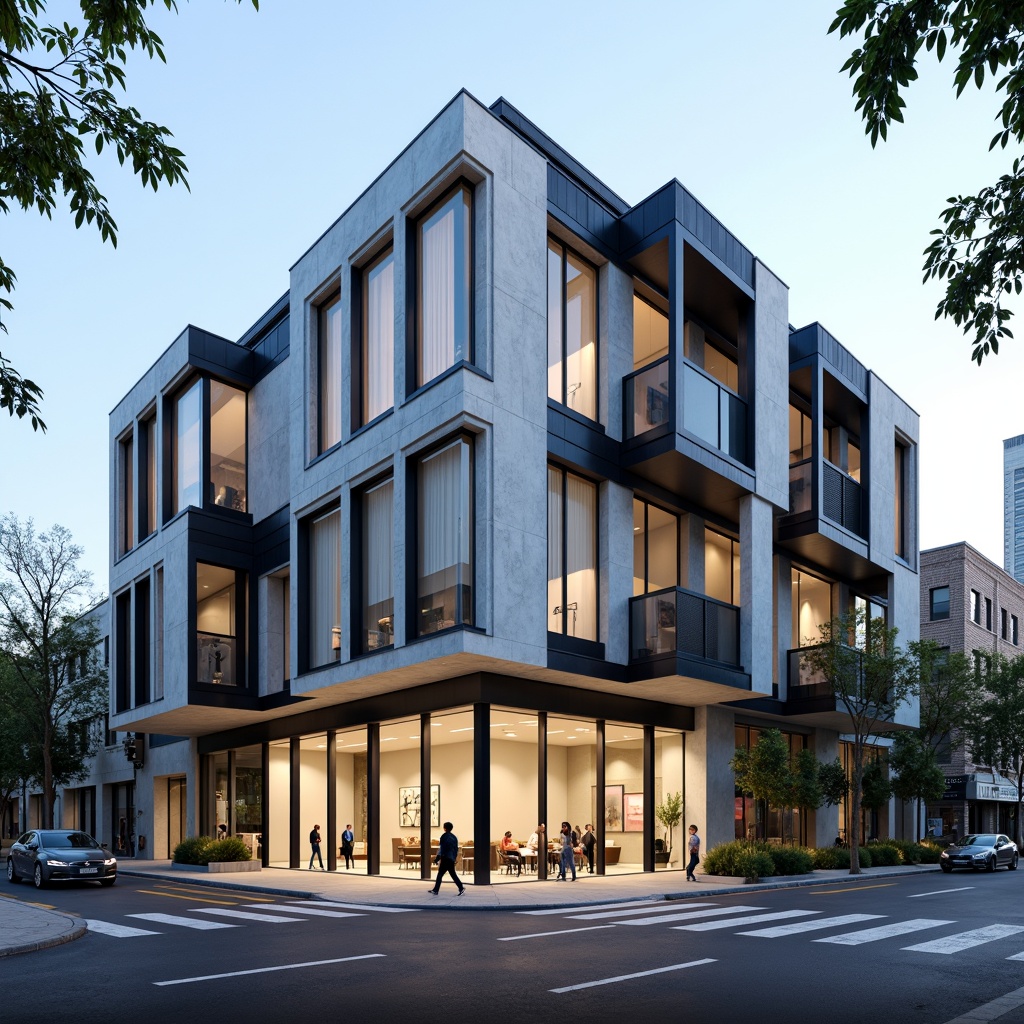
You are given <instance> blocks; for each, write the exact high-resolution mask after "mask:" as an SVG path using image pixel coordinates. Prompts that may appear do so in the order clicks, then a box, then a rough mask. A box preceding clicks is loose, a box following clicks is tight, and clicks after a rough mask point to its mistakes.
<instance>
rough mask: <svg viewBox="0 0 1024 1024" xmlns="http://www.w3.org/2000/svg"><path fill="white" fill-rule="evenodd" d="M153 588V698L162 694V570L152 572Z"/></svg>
mask: <svg viewBox="0 0 1024 1024" xmlns="http://www.w3.org/2000/svg"><path fill="white" fill-rule="evenodd" d="M154 584H155V586H154V588H153V700H161V699H162V698H163V695H164V570H163V566H159V567H158V568H157V570H156V573H155V574H154Z"/></svg>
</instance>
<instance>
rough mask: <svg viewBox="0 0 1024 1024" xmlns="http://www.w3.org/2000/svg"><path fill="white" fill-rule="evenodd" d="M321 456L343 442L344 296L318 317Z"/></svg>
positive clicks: (335, 298) (325, 306)
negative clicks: (342, 325)
mask: <svg viewBox="0 0 1024 1024" xmlns="http://www.w3.org/2000/svg"><path fill="white" fill-rule="evenodd" d="M317 385H318V388H319V392H318V409H317V413H318V419H317V453H318V454H319V453H320V452H325V451H327V449H328V448H333V447H334V445H336V444H337V443H338V442H339V441H340V440H341V296H340V295H335V296H334V298H332V299H328V301H327V302H325V303H324V304H323V305H322V306H321V307H320V309H319V310H318V316H317Z"/></svg>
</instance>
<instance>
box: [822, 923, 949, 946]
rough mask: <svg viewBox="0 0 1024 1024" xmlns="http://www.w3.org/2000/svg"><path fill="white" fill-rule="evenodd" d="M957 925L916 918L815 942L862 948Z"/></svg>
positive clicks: (832, 936) (831, 936)
mask: <svg viewBox="0 0 1024 1024" xmlns="http://www.w3.org/2000/svg"><path fill="white" fill-rule="evenodd" d="M955 923H956V922H955V921H936V920H933V919H931V918H927V917H915V918H914V919H913V920H911V921H897V922H895V923H894V924H882V925H879V926H878V927H877V928H864V929H862V930H861V931H856V932H846V934H844V935H830V936H829V937H828V938H827V939H815V940H814V941H815V942H834V943H835V944H836V945H837V946H860V945H862V944H863V943H865V942H878V941H879V939H891V938H893V937H894V936H896V935H906V934H907V933H908V932H921V931H924V930H925V929H926V928H939V927H941V926H942V925H944V924H955Z"/></svg>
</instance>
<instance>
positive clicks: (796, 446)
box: [789, 405, 811, 466]
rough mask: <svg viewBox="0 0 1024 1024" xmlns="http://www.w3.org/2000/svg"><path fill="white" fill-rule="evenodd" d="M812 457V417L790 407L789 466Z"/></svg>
mask: <svg viewBox="0 0 1024 1024" xmlns="http://www.w3.org/2000/svg"><path fill="white" fill-rule="evenodd" d="M810 457H811V417H810V416H808V415H807V413H805V412H804V411H803V410H802V409H798V408H797V407H796V406H795V405H790V407H789V464H790V465H791V466H792V465H794V464H795V463H797V462H803V461H804V460H805V459H809V458H810Z"/></svg>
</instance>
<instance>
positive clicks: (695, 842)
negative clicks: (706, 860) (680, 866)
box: [686, 825, 700, 882]
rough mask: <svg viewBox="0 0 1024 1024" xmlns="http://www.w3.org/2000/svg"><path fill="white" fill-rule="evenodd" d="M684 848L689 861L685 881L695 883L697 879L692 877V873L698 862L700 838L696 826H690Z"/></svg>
mask: <svg viewBox="0 0 1024 1024" xmlns="http://www.w3.org/2000/svg"><path fill="white" fill-rule="evenodd" d="M686 848H687V849H688V850H689V851H690V861H689V863H688V864H687V865H686V880H687V881H688V882H696V881H697V878H696V876H695V875H694V871H696V870H697V864H698V863H699V862H700V836H699V835H697V826H696V825H691V826H690V839H689V842H688V843H687V844H686Z"/></svg>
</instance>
